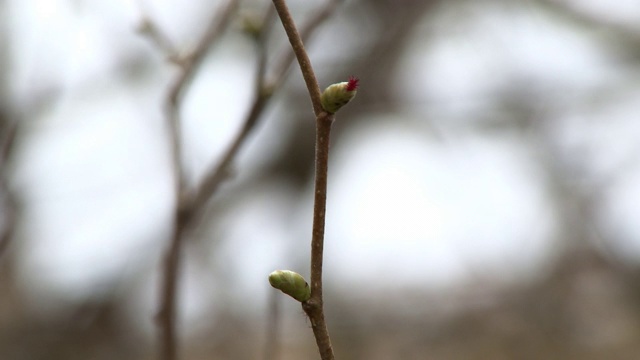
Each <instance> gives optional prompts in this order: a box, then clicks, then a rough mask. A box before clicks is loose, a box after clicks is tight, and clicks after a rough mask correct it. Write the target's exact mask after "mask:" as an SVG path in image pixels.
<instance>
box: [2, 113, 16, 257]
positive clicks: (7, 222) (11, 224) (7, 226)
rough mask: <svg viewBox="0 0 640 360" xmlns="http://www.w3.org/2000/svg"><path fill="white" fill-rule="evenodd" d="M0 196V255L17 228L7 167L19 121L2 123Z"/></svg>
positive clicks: (14, 203) (14, 200)
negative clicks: (0, 218) (1, 215)
mask: <svg viewBox="0 0 640 360" xmlns="http://www.w3.org/2000/svg"><path fill="white" fill-rule="evenodd" d="M0 128H1V129H2V132H1V133H0V135H1V137H2V138H1V139H0V196H2V197H3V199H2V200H0V201H1V203H0V207H2V212H3V213H4V224H3V227H2V230H1V231H0V256H2V255H3V254H4V253H5V251H6V249H7V247H8V246H9V242H10V241H11V239H12V237H13V235H14V232H15V228H16V221H17V219H16V217H17V215H16V199H15V196H14V195H13V194H12V193H11V189H10V188H9V184H8V182H9V180H8V179H7V171H6V170H7V168H8V164H7V163H8V162H9V158H10V157H11V155H12V154H13V150H15V140H16V136H17V133H18V122H17V121H16V120H13V121H12V120H7V122H6V124H0Z"/></svg>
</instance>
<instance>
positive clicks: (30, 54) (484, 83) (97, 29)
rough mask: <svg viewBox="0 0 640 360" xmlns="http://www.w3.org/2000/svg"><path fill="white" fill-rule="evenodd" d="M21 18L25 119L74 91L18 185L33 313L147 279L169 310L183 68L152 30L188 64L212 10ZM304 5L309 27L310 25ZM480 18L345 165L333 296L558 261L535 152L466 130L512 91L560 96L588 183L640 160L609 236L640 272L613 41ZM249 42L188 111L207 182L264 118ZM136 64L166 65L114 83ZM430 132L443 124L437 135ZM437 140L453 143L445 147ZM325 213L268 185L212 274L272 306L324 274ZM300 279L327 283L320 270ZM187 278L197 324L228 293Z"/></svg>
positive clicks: (149, 301) (638, 192)
mask: <svg viewBox="0 0 640 360" xmlns="http://www.w3.org/2000/svg"><path fill="white" fill-rule="evenodd" d="M8 3H9V6H8V7H9V17H8V18H9V19H10V24H8V26H7V28H8V29H9V31H10V32H11V34H10V39H11V43H12V53H11V56H12V59H11V61H12V63H11V66H12V69H13V71H12V77H11V90H12V96H13V100H14V102H15V103H16V104H17V106H28V104H29V103H30V101H31V99H32V98H33V97H34V96H37V95H39V94H46V93H47V92H48V91H56V92H59V98H57V99H56V101H55V102H54V103H53V104H52V105H51V106H50V107H48V108H46V109H45V110H44V111H43V112H41V113H39V114H38V116H37V118H30V119H27V120H26V121H28V123H27V124H25V127H26V137H25V139H24V140H23V141H22V143H21V145H22V146H21V148H20V149H19V150H20V152H19V155H18V158H17V160H18V161H17V164H16V166H17V167H16V169H15V176H14V185H15V189H16V190H17V191H18V192H19V194H20V195H21V196H22V197H23V201H24V206H25V208H24V210H25V211H24V216H25V219H24V221H25V223H26V224H27V225H26V226H25V228H24V229H22V233H21V234H20V235H21V237H20V240H21V241H22V242H21V243H20V244H16V245H15V248H16V251H19V252H20V259H21V263H20V265H19V266H20V268H19V269H20V276H21V277H22V278H23V279H24V281H23V283H22V284H23V286H25V287H26V289H27V290H28V291H30V292H32V293H33V295H34V296H33V297H32V298H33V299H34V304H36V305H38V304H40V305H43V306H49V305H51V303H50V299H52V298H53V299H62V300H64V299H74V298H82V297H86V296H91V294H93V293H95V292H96V291H103V288H104V286H109V285H110V284H113V283H117V281H118V279H120V278H123V277H126V276H128V275H129V273H130V271H132V270H131V269H137V268H139V267H140V266H144V267H148V273H149V277H148V278H145V279H142V280H140V283H141V286H140V289H139V295H140V298H141V299H142V300H141V301H140V304H142V305H140V304H139V305H137V306H142V307H144V308H146V307H147V306H148V307H149V308H153V307H155V295H156V291H157V290H156V288H157V285H158V282H157V274H156V272H157V271H156V270H157V269H158V264H159V261H160V255H161V251H164V249H165V246H166V233H167V231H168V228H169V227H168V226H169V225H168V222H169V220H170V214H171V206H172V203H171V201H172V195H171V193H170V191H171V173H170V163H169V156H168V150H167V143H166V138H165V137H164V119H163V117H162V112H161V111H162V103H161V101H162V96H163V95H164V93H165V91H166V86H167V83H168V80H169V79H170V76H171V74H172V69H171V66H170V65H168V64H166V63H165V62H164V60H163V58H162V55H161V54H158V53H157V52H156V51H155V49H153V47H152V46H150V45H149V43H148V41H147V40H146V39H144V38H142V37H141V36H139V35H138V34H137V33H136V32H135V28H136V26H137V25H138V24H139V21H140V19H141V14H142V9H144V11H146V12H147V13H148V14H149V15H151V16H152V17H153V18H154V19H155V20H157V21H158V22H159V24H160V25H162V26H163V27H164V29H165V31H167V32H168V33H169V34H171V36H172V38H173V40H174V41H175V42H176V43H177V44H181V45H182V46H188V45H189V44H191V43H192V42H193V41H194V40H193V39H194V34H197V33H199V31H201V30H202V27H201V26H202V24H203V22H204V21H206V19H207V18H208V17H209V13H203V11H202V9H208V6H207V5H206V4H208V3H210V2H209V1H205V0H199V1H189V2H181V1H169V0H162V1H160V0H157V1H141V2H140V3H137V2H135V1H101V0H93V1H90V0H88V1H65V0H31V1H18V0H13V1H11V0H10V1H9V2H8ZM291 3H292V7H293V8H294V10H295V9H306V8H305V7H303V6H302V5H301V4H299V3H302V2H300V1H298V2H296V1H291ZM296 3H298V4H297V5H296ZM573 3H575V4H578V5H579V6H580V7H582V8H584V9H585V10H586V11H589V12H592V13H593V15H594V16H599V17H604V18H607V19H608V20H609V21H613V22H620V23H624V24H631V25H630V26H634V27H635V28H637V27H638V24H640V22H638V19H640V2H638V1H633V0H628V1H616V2H615V5H612V3H611V2H610V1H605V0H600V1H596V0H590V1H586V0H585V1H574V2H573ZM140 4H142V6H141V5H140ZM305 6H309V7H310V6H311V5H305ZM464 8H465V9H466V11H469V13H470V14H474V16H470V17H469V18H468V19H467V21H466V22H465V23H464V24H460V23H458V24H456V26H455V27H450V26H449V23H448V22H447V21H448V20H450V19H451V17H452V16H454V13H453V12H454V11H457V10H456V9H455V8H451V9H449V8H442V9H440V10H439V11H442V12H443V14H442V15H441V16H436V17H432V18H431V19H435V21H431V22H426V21H425V23H424V24H423V26H422V27H420V28H417V29H416V30H415V34H414V42H415V46H414V47H412V49H413V50H412V51H411V52H410V53H407V54H406V57H405V60H404V61H405V66H403V70H402V71H401V72H400V73H398V74H397V76H398V78H399V79H405V80H404V81H402V80H399V81H398V83H397V84H394V85H392V86H395V87H397V88H398V90H397V91H399V92H402V93H403V94H404V95H405V96H406V99H407V100H408V102H409V103H411V104H412V106H411V107H409V108H407V109H405V110H404V111H403V112H402V113H393V114H385V113H381V114H377V115H375V116H370V115H367V117H368V119H367V121H366V122H363V124H366V126H364V125H363V126H361V127H358V128H354V129H352V130H351V131H350V133H348V134H347V135H346V136H345V137H344V138H343V139H341V141H340V142H339V143H337V144H334V146H333V149H332V151H333V156H334V157H333V161H332V162H331V165H330V166H331V167H330V186H329V203H328V219H327V243H326V256H325V258H326V274H327V275H326V276H327V281H328V282H330V283H332V284H334V285H333V286H335V288H339V289H352V288H356V289H358V290H357V291H364V292H366V291H372V292H376V291H377V292H386V291H389V290H393V289H394V288H404V287H411V286H415V287H426V288H429V287H433V288H438V287H451V286H454V285H455V284H463V283H465V282H466V281H469V279H472V278H473V277H474V276H476V275H478V274H481V275H482V276H487V275H490V276H493V277H495V278H496V279H503V280H506V281H509V280H513V279H514V278H516V277H517V276H518V274H523V273H527V272H529V271H530V270H531V269H535V268H536V267H537V266H539V265H540V264H541V263H542V261H544V259H545V258H546V257H547V255H548V254H549V252H551V251H553V248H552V245H553V242H554V240H555V239H553V236H552V235H553V229H554V226H555V223H554V221H555V217H554V214H553V211H554V209H553V204H552V203H551V202H550V200H549V198H548V193H547V192H546V190H545V189H544V185H543V182H544V179H542V177H543V173H542V172H541V171H540V168H539V165H537V164H536V162H535V158H536V156H537V153H538V149H536V148H535V146H533V145H535V144H531V143H526V142H522V141H521V138H520V137H518V136H515V135H514V136H512V137H509V136H505V135H500V136H492V135H486V134H484V135H483V134H479V133H476V132H473V131H471V130H464V129H465V128H466V127H467V126H468V125H469V123H472V122H474V121H477V120H479V118H478V116H477V114H478V113H482V111H483V109H485V108H486V107H487V102H490V101H492V96H500V94H497V93H496V91H497V90H498V89H499V87H500V86H501V85H502V84H504V83H505V82H508V81H512V80H513V79H521V80H523V79H524V81H523V82H522V84H526V83H527V82H526V80H527V79H536V80H537V82H536V84H544V87H542V88H531V89H523V91H524V92H525V93H529V92H530V93H531V95H532V96H536V97H538V98H539V99H540V106H541V108H543V109H553V110H554V111H556V113H557V115H558V116H557V121H558V124H557V129H558V132H557V133H556V134H554V136H555V137H556V139H555V140H556V141H558V143H559V144H561V146H562V148H561V150H562V151H563V152H565V153H566V154H573V153H576V154H577V156H580V157H581V161H583V162H584V163H585V164H586V171H587V173H586V174H577V181H582V180H585V181H588V180H589V179H591V178H593V177H594V176H595V177H597V176H598V174H602V173H606V172H610V171H615V170H616V169H617V167H618V166H620V164H621V163H624V162H625V161H626V160H627V159H629V158H635V159H636V160H635V162H634V163H632V165H631V166H628V165H627V167H626V169H625V170H624V174H623V175H621V176H620V178H619V179H617V180H616V181H615V182H614V184H613V185H614V187H613V188H612V190H611V191H610V192H609V193H608V197H607V198H606V199H604V201H605V206H604V209H603V210H605V214H604V215H603V220H604V223H603V226H604V229H605V230H606V231H609V232H610V233H611V234H615V237H616V239H619V240H620V242H619V243H616V246H618V249H620V252H621V253H626V254H627V256H628V257H629V258H630V259H634V258H637V256H638V255H639V254H640V224H639V222H638V220H637V214H638V213H640V201H638V199H640V166H638V165H640V161H638V157H637V154H638V150H639V149H638V147H637V144H638V139H640V123H639V122H638V118H639V114H640V101H639V100H640V86H638V85H639V82H638V74H637V73H634V72H632V71H631V69H626V68H624V67H623V66H620V65H619V63H618V61H617V60H616V59H615V58H608V57H606V54H607V53H605V52H604V51H602V44H601V43H597V42H596V41H595V40H594V38H592V37H585V36H582V35H581V34H580V33H578V32H575V31H572V29H571V28H569V27H567V26H565V25H563V24H562V23H561V22H560V21H557V20H554V19H552V18H550V17H549V16H548V15H546V14H544V13H542V12H539V11H537V10H536V9H535V8H534V7H533V6H530V5H528V4H527V2H526V1H523V2H520V3H518V4H516V3H514V4H513V5H512V6H509V7H506V8H505V7H504V6H503V5H502V3H496V4H491V3H486V4H483V5H481V6H480V5H477V6H474V5H473V2H471V4H469V5H464ZM209 10H210V9H208V10H207V11H209ZM332 26H341V25H340V24H337V25H333V23H332V22H331V21H329V22H328V23H327V24H326V25H325V27H324V28H323V29H322V30H320V32H324V31H330V30H329V29H330V28H331V27H332ZM430 31H440V32H442V35H440V36H438V37H436V38H435V39H436V40H437V41H436V42H435V43H430V44H429V46H424V44H422V43H421V41H420V39H421V34H422V33H426V32H430ZM276 34H277V35H276V36H282V34H281V33H280V32H276ZM239 38H241V35H240V34H233V32H231V33H230V34H229V35H228V36H227V37H226V38H225V40H224V41H223V43H221V44H219V45H218V46H217V48H216V49H215V50H214V52H213V53H212V54H211V56H210V57H209V58H208V60H207V62H206V63H205V66H204V67H203V71H201V72H200V74H199V75H198V77H197V78H196V81H195V83H194V86H193V90H192V91H191V92H190V94H189V96H188V97H187V99H186V102H185V107H184V112H183V118H184V121H185V123H184V129H185V138H186V139H188V141H187V143H188V145H187V149H186V156H187V159H186V160H187V164H188V165H189V170H190V172H191V173H192V174H194V175H196V176H197V175H199V174H201V173H202V171H203V170H204V169H205V167H206V166H207V165H208V164H210V163H211V162H212V161H215V159H217V155H218V154H219V153H220V150H221V149H223V148H224V147H225V145H226V144H227V142H228V141H229V139H230V138H231V136H233V134H234V133H235V131H236V130H237V127H238V125H239V121H240V120H241V119H242V117H243V116H244V113H245V111H246V108H247V105H248V102H249V100H250V91H251V84H252V78H253V69H252V66H253V62H252V59H251V58H250V57H251V56H252V50H251V44H250V43H249V42H248V41H241V40H239ZM323 41H326V39H324V40H323V37H322V36H319V37H318V41H317V43H313V44H312V45H311V47H310V53H311V55H312V61H314V63H315V62H316V61H318V63H320V64H322V58H323V57H326V56H327V55H326V54H324V53H323V54H320V52H318V51H317V48H319V47H320V48H321V47H322V43H323ZM316 55H317V56H316ZM135 57H147V58H152V59H155V60H154V61H152V62H151V63H152V64H153V66H150V67H149V66H147V67H148V68H135V69H134V70H135V71H136V73H135V74H134V76H133V77H134V78H135V80H131V79H127V78H123V77H122V76H120V77H118V76H116V75H114V74H115V72H114V70H115V69H117V68H118V67H120V66H122V64H123V63H126V62H129V61H131V59H132V58H135ZM318 59H319V60H318ZM147 63H148V62H147ZM294 71H298V70H297V69H296V70H294ZM353 72H354V73H355V74H357V69H353ZM295 81H300V80H299V77H296V76H293V77H291V79H290V81H289V86H294V85H291V83H292V82H295ZM320 82H321V86H326V85H328V81H325V80H324V79H320ZM220 84H224V85H223V86H221V85H220ZM299 85H300V84H295V86H299ZM362 86H363V87H366V82H363V84H362ZM609 87H611V88H612V89H614V88H620V87H621V88H624V89H626V91H624V92H620V94H611V97H610V98H607V99H606V101H605V100H603V101H601V102H599V100H600V99H595V101H594V104H598V105H597V106H596V105H594V107H593V108H587V107H585V106H582V105H576V104H578V101H577V99H579V98H581V97H583V96H585V94H588V93H591V92H594V91H595V90H597V89H607V88H609ZM425 98H428V99H430V100H429V102H428V103H427V102H425V101H424V100H423V99H425ZM355 101H358V98H356V100H355ZM274 104H275V105H274V106H272V107H270V109H269V110H268V111H267V112H266V118H265V121H263V122H262V126H260V127H259V128H258V130H257V131H256V132H255V133H254V135H253V136H252V137H251V139H250V141H249V143H248V144H247V147H246V148H245V149H244V151H243V152H242V154H241V156H240V159H239V161H238V164H237V165H238V166H237V169H238V172H239V173H238V178H237V179H236V180H234V181H240V182H241V181H242V179H243V177H244V176H248V174H251V173H252V172H253V171H256V170H255V169H256V168H259V167H260V164H261V163H264V162H265V161H266V159H269V158H271V157H272V156H274V154H275V153H277V152H279V151H282V149H281V147H280V146H279V144H278V142H277V136H278V131H287V130H286V125H287V124H286V120H282V119H281V118H280V117H278V116H277V115H278V114H279V113H281V112H282V110H283V109H282V104H280V103H279V98H277V99H276V101H275V102H274ZM214 111H215V116H213V117H214V119H212V116H211V114H212V113H213V112H214ZM425 114H429V115H430V116H431V118H432V119H433V118H435V119H438V120H433V121H430V122H429V123H428V124H427V123H425V121H424V120H423V119H424V117H425V116H424V115H425ZM216 119H228V121H216ZM309 121H311V118H310V120H309ZM339 121H348V119H339ZM395 123H397V125H396V124H395ZM336 126H340V124H336ZM434 129H436V130H437V132H438V133H439V135H438V136H434V137H433V141H426V140H425V139H427V138H428V136H429V134H430V133H432V132H433V131H434ZM309 146H312V144H309ZM585 149H586V150H585ZM633 154H636V156H635V157H634V156H632V155H633ZM229 186H233V185H229ZM223 191H224V188H223ZM374 194H378V195H376V196H374ZM380 194H382V195H381V196H380ZM307 195H308V196H306V197H304V198H298V197H296V196H294V195H292V194H291V193H290V192H288V190H287V187H286V185H283V184H281V183H274V184H264V188H263V189H259V190H256V193H252V194H247V195H246V199H245V200H244V201H242V202H240V203H238V204H237V205H236V206H234V207H233V208H230V209H229V210H228V211H227V212H226V213H225V215H224V217H225V219H224V220H225V221H224V224H225V225H224V226H225V227H226V228H225V229H223V231H222V232H223V233H224V234H225V238H224V239H221V240H220V241H221V244H220V245H219V247H217V248H216V253H215V254H211V257H212V261H213V260H215V259H227V260H225V265H226V266H227V268H226V270H225V271H229V272H230V273H233V274H234V275H233V276H234V277H233V278H234V279H235V281H236V282H235V283H234V284H235V287H234V289H231V290H230V291H231V292H234V293H237V294H243V293H250V294H252V295H251V296H255V297H256V298H258V299H264V297H265V294H266V291H267V290H268V283H267V280H266V279H267V275H268V273H269V272H271V271H272V270H274V269H276V268H289V267H293V266H299V265H300V264H305V263H306V260H305V261H302V262H301V261H300V260H299V259H298V258H296V259H291V258H290V256H291V255H301V256H308V254H307V253H308V238H309V236H310V233H311V200H312V196H311V195H312V191H311V189H308V191H307ZM161 224H164V225H161ZM296 244H304V245H296ZM293 270H297V271H300V272H301V273H303V274H307V272H308V270H307V269H306V265H305V267H304V268H300V269H298V268H295V269H293ZM186 273H187V276H186V278H187V280H186V281H185V282H184V286H185V291H186V292H185V294H186V295H185V297H184V298H185V301H184V303H185V309H186V310H187V316H193V317H194V318H196V317H197V316H198V314H199V313H198V309H199V308H200V306H201V305H202V303H203V302H205V301H207V300H206V299H208V298H207V296H212V295H211V294H214V293H215V292H216V291H217V290H216V279H215V277H211V276H209V275H208V274H206V273H204V274H203V273H202V272H199V271H198V265H194V264H192V263H187V271H186ZM45 304H46V305H45ZM145 304H146V305H145ZM145 311H149V310H148V309H147V310H145ZM145 316H146V313H145Z"/></svg>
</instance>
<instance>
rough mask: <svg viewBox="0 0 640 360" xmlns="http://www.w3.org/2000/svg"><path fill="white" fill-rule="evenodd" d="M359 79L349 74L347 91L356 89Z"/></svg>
mask: <svg viewBox="0 0 640 360" xmlns="http://www.w3.org/2000/svg"><path fill="white" fill-rule="evenodd" d="M358 81H360V79H358V78H357V77H355V76H349V82H347V91H354V90H357V89H358Z"/></svg>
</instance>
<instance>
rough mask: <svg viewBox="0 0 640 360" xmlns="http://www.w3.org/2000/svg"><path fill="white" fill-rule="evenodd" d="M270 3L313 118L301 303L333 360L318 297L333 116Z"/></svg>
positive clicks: (285, 21) (285, 13)
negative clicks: (306, 274)
mask: <svg viewBox="0 0 640 360" xmlns="http://www.w3.org/2000/svg"><path fill="white" fill-rule="evenodd" d="M273 4H274V6H275V8H276V11H277V12H278V15H279V16H280V20H281V21H282V25H283V27H284V29H285V32H286V33H287V37H288V38H289V42H290V43H291V47H292V48H293V52H294V53H295V55H296V58H297V59H298V64H299V65H300V70H301V71H302V76H303V77H304V80H305V83H306V85H307V90H308V91H309V97H310V98H311V103H312V104H313V111H314V113H315V115H316V154H315V158H316V159H315V160H316V161H315V166H316V181H315V197H314V205H313V229H312V236H311V297H310V298H309V300H307V301H305V302H303V303H302V308H303V309H304V311H305V313H306V314H307V316H309V320H310V321H311V327H312V329H313V334H314V336H315V338H316V344H317V346H318V350H319V352H320V357H321V359H322V360H333V359H335V357H334V355H333V348H332V346H331V339H330V337H329V331H328V329H327V323H326V321H325V317H324V306H323V298H322V263H323V251H324V226H325V214H326V203H327V172H328V165H329V143H330V134H331V125H332V124H333V120H334V118H335V117H334V115H333V114H329V113H327V112H325V111H324V110H323V108H322V103H321V101H320V95H321V93H320V87H319V85H318V80H317V79H316V76H315V74H314V71H313V67H312V66H311V61H310V60H309V56H308V55H307V52H306V50H305V49H304V44H303V42H302V39H301V38H300V35H299V34H298V31H297V29H296V25H295V23H294V21H293V18H292V17H291V14H290V13H289V9H288V8H287V5H286V3H285V1H284V0H273Z"/></svg>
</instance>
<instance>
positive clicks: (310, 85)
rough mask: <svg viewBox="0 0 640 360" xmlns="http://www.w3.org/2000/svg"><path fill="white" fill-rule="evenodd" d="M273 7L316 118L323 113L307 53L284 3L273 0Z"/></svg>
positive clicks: (316, 82)
mask: <svg viewBox="0 0 640 360" xmlns="http://www.w3.org/2000/svg"><path fill="white" fill-rule="evenodd" d="M273 5H274V6H275V7H276V11H277V12H278V16H279V17H280V21H282V26H283V27H284V30H285V32H286V33H287V37H288V38H289V42H290V43H291V48H292V49H293V52H294V53H295V55H296V58H297V59H298V64H299V65H300V70H301V71H302V77H303V78H304V82H305V83H306V84H307V90H308V91H309V97H310V98H311V103H312V105H313V112H314V113H315V114H316V116H318V115H320V113H322V112H323V109H322V103H321V102H320V86H319V85H318V80H317V79H316V75H315V73H314V72H313V67H312V66H311V60H310V59H309V55H307V51H306V50H305V49H304V44H303V42H302V38H301V37H300V34H299V33H298V29H297V28H296V24H295V22H294V21H293V18H292V17H291V14H290V13H289V8H288V7H287V4H286V2H285V1H284V0H273Z"/></svg>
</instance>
